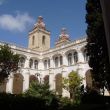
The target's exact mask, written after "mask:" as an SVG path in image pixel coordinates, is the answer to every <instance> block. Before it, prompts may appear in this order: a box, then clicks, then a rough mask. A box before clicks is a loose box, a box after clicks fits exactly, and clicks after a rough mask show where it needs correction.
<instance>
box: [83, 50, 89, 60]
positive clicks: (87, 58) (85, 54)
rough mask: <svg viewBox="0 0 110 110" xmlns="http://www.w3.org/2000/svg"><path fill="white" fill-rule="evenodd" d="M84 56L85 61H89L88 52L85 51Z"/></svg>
mask: <svg viewBox="0 0 110 110" xmlns="http://www.w3.org/2000/svg"><path fill="white" fill-rule="evenodd" d="M83 56H84V61H88V60H89V57H88V56H87V51H86V50H84V52H83Z"/></svg>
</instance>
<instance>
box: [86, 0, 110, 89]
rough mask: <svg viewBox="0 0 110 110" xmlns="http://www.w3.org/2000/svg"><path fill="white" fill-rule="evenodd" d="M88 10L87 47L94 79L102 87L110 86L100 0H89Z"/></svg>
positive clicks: (109, 70)
mask: <svg viewBox="0 0 110 110" xmlns="http://www.w3.org/2000/svg"><path fill="white" fill-rule="evenodd" d="M86 11H87V14H86V23H87V24H88V25H87V30H86V33H87V45H86V48H87V54H88V56H89V58H90V59H89V66H90V67H91V68H92V70H93V78H94V81H95V82H99V84H100V87H101V86H103V87H104V86H108V85H109V83H110V82H109V80H108V79H110V74H109V73H110V68H109V67H110V64H109V62H108V61H109V60H108V51H107V44H106V36H105V29H104V22H103V17H102V9H101V6H100V0H87V4H86ZM95 82H94V83H95ZM103 82H104V84H103ZM109 88H110V86H109Z"/></svg>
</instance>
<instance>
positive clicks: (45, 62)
mask: <svg viewBox="0 0 110 110" xmlns="http://www.w3.org/2000/svg"><path fill="white" fill-rule="evenodd" d="M44 69H47V60H44Z"/></svg>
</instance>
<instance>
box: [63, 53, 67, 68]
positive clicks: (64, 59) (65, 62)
mask: <svg viewBox="0 0 110 110" xmlns="http://www.w3.org/2000/svg"><path fill="white" fill-rule="evenodd" d="M62 57H63V65H66V66H67V65H68V60H67V56H66V55H65V54H63V55H62Z"/></svg>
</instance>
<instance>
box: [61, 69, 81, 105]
mask: <svg viewBox="0 0 110 110" xmlns="http://www.w3.org/2000/svg"><path fill="white" fill-rule="evenodd" d="M81 84H82V78H81V77H80V76H79V75H78V73H77V72H75V71H72V72H71V73H70V74H69V75H68V78H63V88H64V89H66V90H67V91H69V93H70V98H72V99H73V100H74V103H75V102H76V103H79V102H78V101H79V100H80V99H79V98H80V92H81V91H80V87H81Z"/></svg>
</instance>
